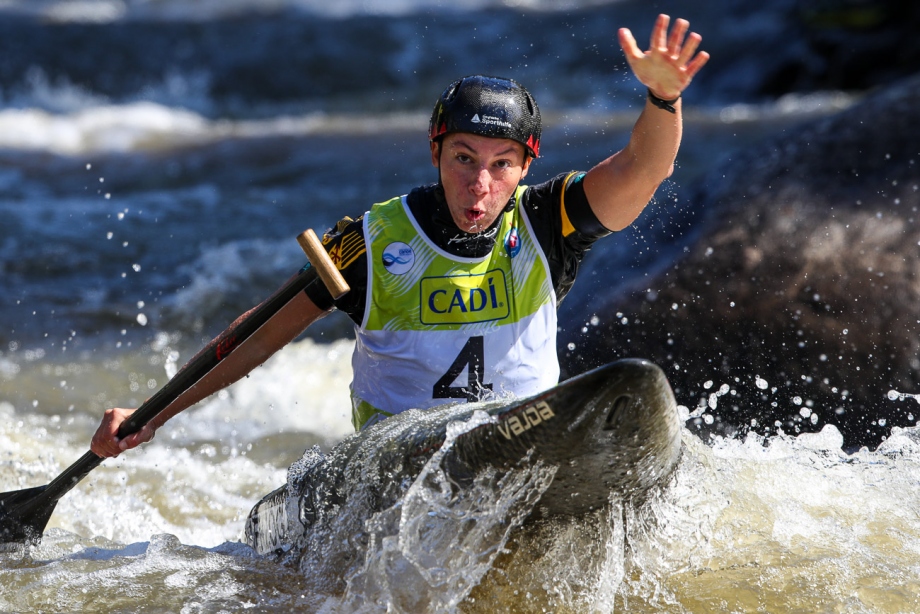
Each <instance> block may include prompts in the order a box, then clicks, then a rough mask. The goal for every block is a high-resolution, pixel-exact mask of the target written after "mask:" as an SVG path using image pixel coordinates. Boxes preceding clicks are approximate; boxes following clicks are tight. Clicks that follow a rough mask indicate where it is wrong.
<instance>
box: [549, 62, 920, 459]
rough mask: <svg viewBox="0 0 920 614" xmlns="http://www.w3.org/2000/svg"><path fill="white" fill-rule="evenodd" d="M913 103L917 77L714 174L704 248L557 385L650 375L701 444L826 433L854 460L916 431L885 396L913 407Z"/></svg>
mask: <svg viewBox="0 0 920 614" xmlns="http://www.w3.org/2000/svg"><path fill="white" fill-rule="evenodd" d="M918 99H920V76H918V77H914V78H911V79H909V80H906V81H904V82H901V83H899V84H897V85H895V86H892V87H891V88H889V89H887V90H884V91H881V92H879V93H877V94H875V95H873V96H871V97H868V98H867V99H865V100H864V101H863V102H861V103H860V104H858V105H856V106H854V107H852V108H850V109H848V110H846V111H844V112H841V113H839V114H837V115H835V116H833V117H829V118H826V119H824V120H820V121H818V122H816V123H813V124H811V125H806V126H802V127H801V129H800V130H799V131H798V133H797V134H793V135H791V136H784V137H779V138H776V139H774V140H772V141H770V142H768V143H765V144H762V145H759V146H756V147H753V148H751V149H749V150H748V151H746V152H744V153H742V154H741V155H740V156H736V157H735V159H734V160H733V161H731V162H728V163H726V164H724V165H723V166H721V167H720V168H717V169H715V170H714V172H712V173H711V174H709V175H708V176H707V177H706V178H704V179H703V180H701V182H700V185H699V186H697V187H696V188H695V189H694V190H693V192H694V193H695V196H693V197H692V198H691V200H693V201H694V203H693V207H694V208H696V209H697V210H698V211H701V212H703V213H702V215H703V216H705V217H704V220H703V221H702V222H701V223H700V224H699V226H698V228H697V234H696V235H695V236H697V237H698V238H697V239H696V240H695V242H694V243H693V244H692V245H691V246H690V247H689V248H687V249H686V250H685V252H686V253H685V255H684V256H683V257H682V258H681V259H679V261H677V262H675V263H674V265H673V267H671V268H669V269H668V270H667V271H665V272H663V273H661V274H658V275H657V276H655V277H654V278H653V279H651V280H650V281H648V280H646V281H644V282H643V283H644V284H647V285H645V286H644V288H650V289H651V291H646V290H645V289H644V288H643V291H642V292H638V291H632V292H627V293H626V295H625V296H619V297H616V298H614V299H613V300H611V301H610V302H609V304H608V309H607V310H606V311H603V310H601V311H598V313H599V314H601V313H607V314H608V315H607V316H606V317H605V316H601V322H600V323H599V326H598V327H597V329H598V330H596V331H594V332H592V334H591V335H590V336H585V337H582V338H578V339H577V349H576V350H575V351H570V352H568V353H563V354H564V356H563V363H564V365H565V371H566V372H576V371H581V370H583V369H586V368H588V367H591V366H594V365H595V364H600V363H603V362H606V361H608V360H609V359H610V357H611V356H643V357H647V358H649V359H651V360H654V361H657V362H658V363H659V364H661V365H662V366H663V367H665V368H666V371H667V373H668V377H669V379H670V380H671V383H672V385H673V386H674V388H675V392H676V393H677V398H678V401H679V402H681V403H683V404H685V405H687V406H688V407H689V408H690V409H691V410H693V409H694V408H696V407H697V406H702V407H707V413H708V414H709V415H710V416H712V417H713V418H714V421H713V422H712V424H707V422H705V421H703V420H698V421H697V423H698V424H697V427H698V428H699V429H700V431H701V432H703V433H705V432H706V431H710V432H715V433H738V432H743V431H746V430H747V429H752V430H755V431H757V432H759V433H762V434H767V433H772V432H775V431H776V429H777V428H778V427H779V428H782V429H783V430H784V431H785V432H787V433H796V432H800V431H816V430H819V429H820V428H821V427H822V426H823V425H825V424H828V423H830V424H834V425H836V426H837V427H838V428H839V429H840V431H841V432H842V433H843V435H844V440H845V447H846V448H847V449H853V448H854V447H858V446H862V445H867V446H869V447H874V446H876V445H878V443H880V442H881V441H882V440H883V438H884V437H885V436H886V435H887V434H888V433H889V432H890V429H891V427H892V426H896V425H901V426H904V425H913V424H915V423H916V419H915V418H916V417H918V416H920V407H915V405H914V402H913V400H911V399H905V400H890V399H889V398H888V393H889V390H892V389H893V390H896V391H899V392H907V393H915V392H920V279H918V274H920V247H918V246H920V226H918V224H917V218H918V206H920V105H918V104H917V100H918ZM614 314H617V315H614ZM565 341H566V340H565V339H563V344H565ZM563 346H564V345H563ZM758 380H759V383H760V386H758ZM707 382H711V384H709V385H707ZM722 384H727V386H728V390H729V392H727V393H726V394H723V395H721V396H713V397H711V395H713V394H714V393H717V392H718V389H719V388H720V386H721V385H722ZM765 384H766V387H764V385H765ZM710 398H712V399H713V400H715V401H716V403H715V405H716V408H715V409H708V403H709V401H710ZM752 423H753V424H754V426H753V428H752Z"/></svg>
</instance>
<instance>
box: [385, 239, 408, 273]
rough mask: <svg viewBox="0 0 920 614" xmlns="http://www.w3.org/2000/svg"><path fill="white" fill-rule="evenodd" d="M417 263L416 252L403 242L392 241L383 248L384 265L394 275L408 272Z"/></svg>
mask: <svg viewBox="0 0 920 614" xmlns="http://www.w3.org/2000/svg"><path fill="white" fill-rule="evenodd" d="M413 264H415V252H413V251H412V248H411V247H409V246H408V245H406V244H405V243H402V242H399V241H397V242H395V243H390V244H389V245H387V246H386V248H385V249H384V250H383V266H384V267H386V270H387V271H389V272H390V273H392V274H393V275H402V274H403V273H408V272H409V271H410V270H411V269H412V265H413Z"/></svg>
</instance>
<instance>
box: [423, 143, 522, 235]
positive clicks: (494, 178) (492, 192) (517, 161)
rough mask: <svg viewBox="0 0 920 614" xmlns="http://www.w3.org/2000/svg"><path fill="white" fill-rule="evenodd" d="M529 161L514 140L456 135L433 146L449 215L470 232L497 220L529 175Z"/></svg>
mask: <svg viewBox="0 0 920 614" xmlns="http://www.w3.org/2000/svg"><path fill="white" fill-rule="evenodd" d="M439 148H442V149H443V150H442V151H440V152H439V151H438V150H439ZM530 160H531V159H530V156H526V155H525V153H524V146H523V145H521V144H520V143H518V142H516V141H512V140H511V139H496V138H491V137H486V136H479V135H477V134H468V133H466V132H453V133H451V134H448V135H446V136H445V137H444V138H443V139H441V142H440V143H437V142H434V143H432V144H431V163H432V164H434V166H435V168H439V169H440V170H441V183H442V184H443V186H444V196H445V197H446V198H447V206H448V208H449V209H450V215H451V217H452V218H453V220H454V223H455V224H456V225H457V227H458V228H460V229H461V230H463V231H465V232H470V233H475V232H480V231H483V230H485V229H486V228H488V227H489V226H491V225H492V222H494V221H495V220H496V219H497V218H498V216H499V215H500V214H501V212H502V210H503V209H504V208H505V205H507V204H508V200H509V199H510V198H511V195H512V194H514V190H515V189H516V188H517V186H518V183H520V181H521V179H523V178H524V177H525V176H526V175H527V170H528V169H529V168H530Z"/></svg>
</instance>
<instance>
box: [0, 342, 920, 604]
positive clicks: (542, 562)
mask: <svg viewBox="0 0 920 614" xmlns="http://www.w3.org/2000/svg"><path fill="white" fill-rule="evenodd" d="M296 349H298V350H299V351H303V352H305V353H306V352H309V351H313V350H315V348H313V349H312V350H311V348H310V344H304V347H298V348H296ZM345 349H347V348H342V350H345ZM343 354H347V352H346V351H343ZM294 358H295V357H294V356H293V355H292V356H290V357H286V358H283V359H282V360H281V361H279V362H280V364H278V365H272V364H269V365H266V367H267V368H266V372H267V373H268V374H271V373H274V374H275V376H277V377H278V378H284V379H286V376H285V375H283V374H284V372H285V369H286V368H287V364H286V363H287V362H288V361H291V362H299V361H294V360H293V359H294ZM277 381H278V380H275V381H274V382H269V381H263V382H259V381H258V380H254V379H253V378H250V381H248V382H247V383H248V385H249V386H251V387H252V389H253V390H259V391H262V393H267V392H268V389H270V388H272V387H277V386H276V385H275V384H276V383H277ZM320 386H321V388H320V389H324V388H323V387H322V385H320ZM247 394H248V393H247ZM256 396H258V395H256ZM221 402H226V400H222V401H221ZM247 404H248V403H240V406H241V407H242V406H244V405H247ZM198 411H200V412H201V415H200V416H198V420H199V421H200V424H204V425H208V426H214V427H215V428H216V429H220V428H230V427H229V426H226V425H225V426H223V427H221V426H220V422H221V418H222V417H223V416H222V415H221V412H220V411H218V410H217V408H216V406H215V407H214V408H213V409H211V408H209V407H204V408H202V409H201V410H198ZM209 411H213V412H214V416H213V417H208V412H209ZM229 411H232V409H229ZM0 412H3V418H4V419H3V420H2V421H0V424H2V426H0V439H2V440H3V441H2V443H3V445H4V448H3V449H4V450H10V452H9V453H7V454H5V455H4V457H3V461H2V463H0V479H2V481H3V484H4V485H5V486H6V485H10V486H14V487H19V486H23V487H24V486H32V485H36V484H38V483H43V482H45V481H47V477H48V476H50V475H51V474H53V473H54V472H55V471H56V470H57V469H58V468H59V467H60V465H62V464H63V463H66V462H67V460H69V458H70V456H71V453H73V455H76V454H77V453H78V452H80V449H79V447H78V446H76V445H74V444H73V443H72V442H70V441H67V440H66V439H64V440H62V438H61V436H60V435H57V434H55V432H54V431H50V432H42V431H41V426H40V424H39V423H40V422H41V421H40V420H39V419H38V418H36V419H34V420H32V421H31V422H30V419H23V418H22V417H21V416H19V415H18V414H17V413H16V412H15V411H13V410H12V408H11V407H9V406H8V405H4V406H2V407H0ZM187 415H188V416H189V418H188V420H189V423H188V425H186V426H185V427H184V430H185V433H184V434H182V435H181V436H177V437H176V439H171V438H170V437H162V435H165V433H161V437H159V438H158V439H159V440H158V441H157V440H155V442H154V443H153V444H151V445H150V446H148V447H147V449H145V450H141V451H134V452H132V453H129V454H126V455H124V456H123V458H122V459H119V460H117V461H107V462H106V464H104V465H103V467H102V468H100V469H98V470H97V471H96V472H94V473H96V474H97V475H95V476H93V477H92V478H88V480H87V481H86V482H85V483H83V484H81V485H79V486H78V487H77V488H76V489H75V490H74V491H73V492H71V493H70V494H68V495H67V496H66V497H65V498H64V499H63V500H62V501H61V503H60V504H59V506H58V510H57V511H56V513H55V515H54V516H53V517H52V527H51V529H50V530H49V532H48V533H47V534H46V539H45V543H44V544H43V545H42V546H41V547H40V548H38V549H35V550H33V551H32V552H31V554H30V555H29V556H30V557H31V558H29V559H27V560H31V561H33V562H31V563H28V562H27V560H23V559H21V558H15V557H12V555H2V556H5V557H7V558H6V559H4V560H3V564H2V565H0V579H2V582H0V586H2V588H0V607H2V609H6V610H12V611H17V610H19V611H21V610H23V609H30V608H31V609H51V610H58V611H60V610H67V609H69V608H71V607H74V604H80V603H85V601H84V600H85V599H87V595H98V596H100V597H101V596H102V595H111V594H112V593H113V591H114V593H115V594H116V595H127V594H132V591H135V590H136V591H138V592H137V594H138V595H139V596H142V597H144V596H146V597H147V598H149V599H150V601H151V603H154V604H158V605H159V607H163V608H172V609H173V610H174V611H182V610H183V608H185V609H186V610H187V611H192V609H193V608H196V607H217V606H219V605H220V604H226V603H229V602H230V601H232V600H237V603H242V602H245V603H250V604H262V605H266V604H268V603H280V604H284V605H285V606H291V607H293V606H294V605H295V604H296V605H297V607H300V608H302V609H303V611H341V610H340V607H344V605H345V604H351V605H353V604H360V605H361V607H362V608H364V609H363V610H362V611H384V610H385V609H386V608H387V607H391V608H396V609H394V610H393V611H398V609H399V608H404V607H405V606H406V604H407V603H409V602H408V601H406V598H407V595H406V594H405V593H404V591H403V590H402V588H404V587H405V586H408V585H407V584H400V582H403V581H404V580H405V581H406V582H408V580H406V578H415V579H414V580H412V582H416V583H418V586H416V588H418V587H425V593H424V594H425V599H427V600H428V602H430V603H441V604H444V605H445V606H446V609H447V611H458V608H462V611H465V612H487V611H497V610H504V609H508V608H509V607H512V606H515V607H518V608H524V609H535V610H537V611H539V610H540V609H542V608H545V609H549V610H555V611H594V610H603V611H611V610H613V611H630V612H660V611H662V610H663V609H664V610H667V611H674V612H691V611H692V612H695V611H709V610H718V611H760V610H764V611H790V610H796V609H798V610H803V609H804V610H809V609H814V608H818V609H821V608H824V609H829V610H839V609H845V610H846V611H852V612H904V611H916V610H917V609H918V608H920V601H918V597H917V595H918V594H920V584H918V582H917V580H916V579H917V578H918V577H920V520H918V518H920V487H918V486H920V484H918V478H917V476H918V475H920V471H918V470H920V467H918V464H920V430H918V429H916V428H914V429H894V431H893V433H892V436H891V437H890V438H889V439H888V440H887V441H886V442H885V443H884V444H883V445H882V446H881V447H880V448H879V449H878V450H876V451H868V450H863V451H860V452H858V453H856V454H852V455H847V454H844V453H843V452H842V451H841V450H840V447H839V441H840V440H839V433H837V432H836V429H834V428H833V427H832V426H828V427H825V428H824V429H823V430H822V431H821V432H820V433H817V434H809V435H799V436H798V437H793V436H789V435H785V434H778V435H773V436H770V437H769V438H764V437H760V436H757V435H754V434H749V435H748V436H747V437H746V438H745V439H743V440H737V439H717V440H714V441H713V442H711V444H709V445H705V444H704V443H703V442H702V441H701V440H700V439H699V438H698V437H697V436H695V435H693V434H692V433H691V432H690V431H689V430H686V431H685V434H684V454H683V457H682V460H681V463H680V466H679V467H678V470H677V472H676V474H675V476H674V478H673V480H672V482H671V483H670V484H669V485H668V487H667V488H666V489H665V490H663V491H662V492H661V493H659V495H658V496H655V497H653V498H652V499H651V500H650V501H649V502H648V504H646V505H645V506H642V507H639V508H635V507H633V506H631V505H629V504H626V503H624V502H612V505H611V507H610V508H609V509H608V510H605V511H603V512H599V513H598V514H596V515H594V516H592V517H588V518H583V519H579V520H557V521H554V522H549V523H544V524H541V525H537V526H534V527H531V528H528V529H526V530H524V531H521V532H518V533H516V534H514V535H513V536H512V537H511V539H510V540H509V541H508V542H507V544H506V546H505V548H504V549H503V550H501V551H499V552H496V551H490V550H489V546H488V545H486V544H481V543H477V544H476V545H475V546H473V547H468V546H470V543H469V542H464V547H460V548H458V547H457V544H455V543H454V542H453V541H451V540H447V541H444V540H439V539H438V536H439V535H442V536H443V534H442V533H438V532H437V530H436V529H437V526H441V525H444V523H448V524H449V522H448V521H450V520H451V518H452V519H453V521H455V522H460V523H461V524H463V523H464V522H468V521H469V518H471V517H472V516H470V515H466V516H464V515H463V514H455V513H453V512H449V510H450V509H453V511H454V512H456V511H457V509H458V508H450V506H448V507H446V508H443V509H442V505H443V504H445V503H447V502H448V501H449V499H450V497H451V496H453V495H450V496H448V498H447V499H444V496H445V493H448V491H444V490H443V488H442V486H443V484H441V485H439V484H440V483H439V482H438V480H437V477H436V476H437V469H436V465H434V466H432V471H433V473H431V478H432V479H430V480H422V481H421V482H419V489H418V490H411V489H410V494H411V493H415V495H414V496H409V497H407V498H405V499H403V500H402V502H401V503H400V504H399V505H398V506H397V507H396V508H393V509H392V510H390V511H389V512H387V513H386V514H383V515H380V516H379V517H377V518H375V519H374V520H373V522H372V523H371V524H369V525H368V527H367V530H369V531H370V533H371V534H372V535H376V539H375V540H374V541H373V543H375V544H377V545H376V546H374V547H372V548H370V549H369V550H368V552H369V554H368V557H367V558H366V559H365V563H364V564H363V565H362V566H359V568H358V569H359V570H360V572H359V573H357V575H355V576H354V577H352V579H351V584H350V586H351V588H350V589H349V590H350V591H351V592H349V596H348V597H344V596H335V595H329V594H325V593H318V592H315V591H314V592H310V587H311V585H312V582H310V581H308V579H309V577H310V576H311V575H312V574H314V573H316V572H317V571H318V570H316V569H312V568H305V569H302V570H301V571H297V572H295V571H294V569H292V568H289V567H284V566H279V565H277V564H276V563H273V562H271V561H270V560H269V559H260V558H254V557H253V554H252V552H251V551H250V550H249V549H248V548H245V547H242V546H238V545H233V544H234V543H235V542H236V540H237V538H238V535H239V531H240V529H241V525H242V517H243V516H244V515H245V513H246V512H248V508H249V506H250V505H251V503H252V502H254V501H255V499H256V498H258V496H259V495H260V494H263V493H264V492H267V491H269V490H271V489H272V488H274V487H275V486H277V485H280V484H281V483H283V481H284V479H285V464H284V463H277V464H275V465H271V464H264V463H260V462H258V461H256V462H254V460H253V455H254V454H255V452H254V451H250V450H247V448H246V445H244V444H243V443H242V441H240V442H239V443H238V444H235V446H236V447H234V448H232V449H228V450H223V451H221V450H220V449H219V448H220V445H221V444H219V443H215V442H213V441H208V442H204V441H198V442H193V438H192V437H191V436H190V433H192V430H191V426H190V425H191V423H192V422H193V421H194V420H195V418H194V412H193V413H189V414H187ZM240 418H243V419H245V416H240ZM299 419H300V418H299V417H298V416H296V415H295V416H291V417H286V418H284V420H283V421H279V426H280V423H281V422H284V423H285V424H286V425H287V427H289V428H290V427H291V426H292V425H294V424H297V421H298V420H299ZM183 420H185V417H184V416H183ZM232 422H233V419H231V420H230V422H229V423H232ZM229 423H227V424H229ZM172 426H173V425H172V424H169V425H167V427H166V428H167V429H169V428H171V427H172ZM246 428H248V427H246ZM198 430H200V429H198ZM222 436H223V437H227V436H228V435H227V433H223V434H222ZM237 437H240V436H239V434H237ZM183 439H185V443H184V444H182V445H178V444H177V443H176V441H178V440H183ZM242 439H247V438H242ZM248 439H249V440H252V439H254V438H253V437H248ZM7 446H9V447H7ZM52 450H53V452H52ZM232 450H235V452H234V451H232ZM22 475H25V476H26V478H25V480H24V481H25V482H27V483H26V484H22V483H21V482H22V481H23V480H22V479H20V476H22ZM17 482H20V483H17ZM422 485H426V486H425V488H424V489H422V488H421V487H422ZM429 487H430V488H429ZM513 490H514V489H509V490H508V491H507V492H511V491H513ZM448 494H449V493H448ZM496 501H497V500H490V499H489V498H480V499H479V500H478V503H479V504H485V505H486V508H485V509H482V510H480V512H477V513H486V514H487V513H488V512H489V510H490V509H491V510H492V511H495V510H496V509H497V508H490V507H489V506H491V505H497V503H496ZM439 502H440V503H439ZM416 503H418V504H423V505H422V507H419V508H418V509H419V510H421V511H419V512H418V513H417V514H416V513H415V512H411V513H410V512H408V511H407V510H409V509H415V508H416V507H418V505H416ZM432 506H433V507H432ZM422 508H424V509H422ZM438 510H441V511H438ZM445 510H448V511H445ZM416 511H418V510H416ZM432 511H433V512H434V514H433V515H430V514H429V512H432ZM387 514H389V515H387ZM452 514H453V515H452ZM439 522H440V523H441V524H440V525H439V524H438V523H439ZM394 523H395V524H394ZM420 523H421V524H420ZM445 526H446V525H445ZM413 527H414V528H413ZM462 535H466V533H464V532H462V531H461V532H455V533H454V537H460V536H462ZM425 537H432V538H433V539H434V541H433V542H431V541H430V540H429V542H430V543H429V542H426V544H425V545H426V546H427V547H426V548H424V549H423V548H422V547H421V546H420V545H418V542H417V541H413V540H414V539H416V538H425ZM442 542H443V543H442ZM125 544H133V545H125ZM183 544H198V546H190V545H183ZM201 546H214V547H211V548H202V547H201ZM400 552H403V553H406V552H408V553H409V554H408V555H407V554H402V555H400V554H399V553H400ZM490 552H491V553H492V554H497V555H498V556H497V558H495V560H494V561H492V565H493V569H492V571H488V572H486V573H485V575H484V576H483V575H482V572H481V571H480V572H476V569H478V567H477V565H478V564H479V563H478V562H477V561H482V560H490V557H491V554H489V553H490ZM455 555H462V556H461V558H460V559H457V558H456V556H455ZM483 556H486V557H487V558H486V559H482V558H479V557H483ZM418 557H422V559H424V560H421V561H416V560H415V559H417V558H418ZM432 561H434V562H435V563H434V564H432V565H429V563H431V562H432ZM445 561H446V563H445ZM416 563H421V564H422V566H421V569H423V570H428V571H429V572H430V573H429V574H428V575H429V576H430V577H428V576H426V575H425V574H424V573H420V572H418V571H416V572H414V573H411V574H410V573H408V570H410V569H415V567H413V565H415V564H416ZM451 565H454V567H451ZM457 565H459V566H457ZM301 574H302V575H301ZM464 577H465V578H473V579H474V580H475V578H476V577H481V578H480V579H479V584H478V585H477V586H476V587H474V588H472V592H471V593H470V594H469V595H468V596H467V598H466V600H464V601H463V602H462V606H461V605H452V604H455V603H456V600H455V597H456V596H457V595H461V596H462V595H463V594H465V591H466V590H467V588H469V586H468V585H462V586H461V584H458V583H457V582H454V583H453V584H452V583H451V582H444V580H445V579H446V578H454V579H459V578H464ZM458 581H459V580H458ZM51 585H53V586H55V587H56V590H54V591H51V590H50V586H51ZM141 585H144V586H141ZM463 586H467V588H463ZM156 587H160V588H161V589H163V590H165V589H166V588H168V589H169V590H168V591H166V592H164V593H158V592H157V591H156V590H155V589H156ZM205 587H210V588H207V590H205ZM458 587H459V589H462V590H459V589H458ZM458 590H459V592H458ZM412 592H413V594H415V595H418V594H420V593H419V592H418V591H415V590H414V589H413V591H412ZM452 596H453V597H452ZM343 599H344V601H343ZM116 602H117V600H116ZM388 604H389V606H388ZM400 604H402V605H400ZM112 607H113V608H114V605H113V606H112ZM236 607H238V606H236ZM346 609H347V608H346ZM110 611H115V609H112V610H110Z"/></svg>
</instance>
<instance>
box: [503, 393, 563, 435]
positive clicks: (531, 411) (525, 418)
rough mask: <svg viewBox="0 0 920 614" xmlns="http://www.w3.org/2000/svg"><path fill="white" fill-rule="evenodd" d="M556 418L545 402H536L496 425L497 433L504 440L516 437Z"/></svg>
mask: <svg viewBox="0 0 920 614" xmlns="http://www.w3.org/2000/svg"><path fill="white" fill-rule="evenodd" d="M555 416H556V414H555V413H553V408H552V407H550V406H549V403H547V402H546V401H537V402H536V403H533V404H532V405H528V406H527V407H525V408H524V410H523V411H518V412H516V413H515V414H514V415H513V416H511V417H510V418H508V419H507V420H502V421H501V422H499V423H498V432H499V433H501V434H502V435H504V437H505V439H508V440H510V439H511V437H518V436H520V435H521V433H524V432H526V431H529V430H530V429H532V428H533V427H535V426H537V425H539V424H542V423H544V422H546V421H548V420H550V419H552V418H554V417H555Z"/></svg>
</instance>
